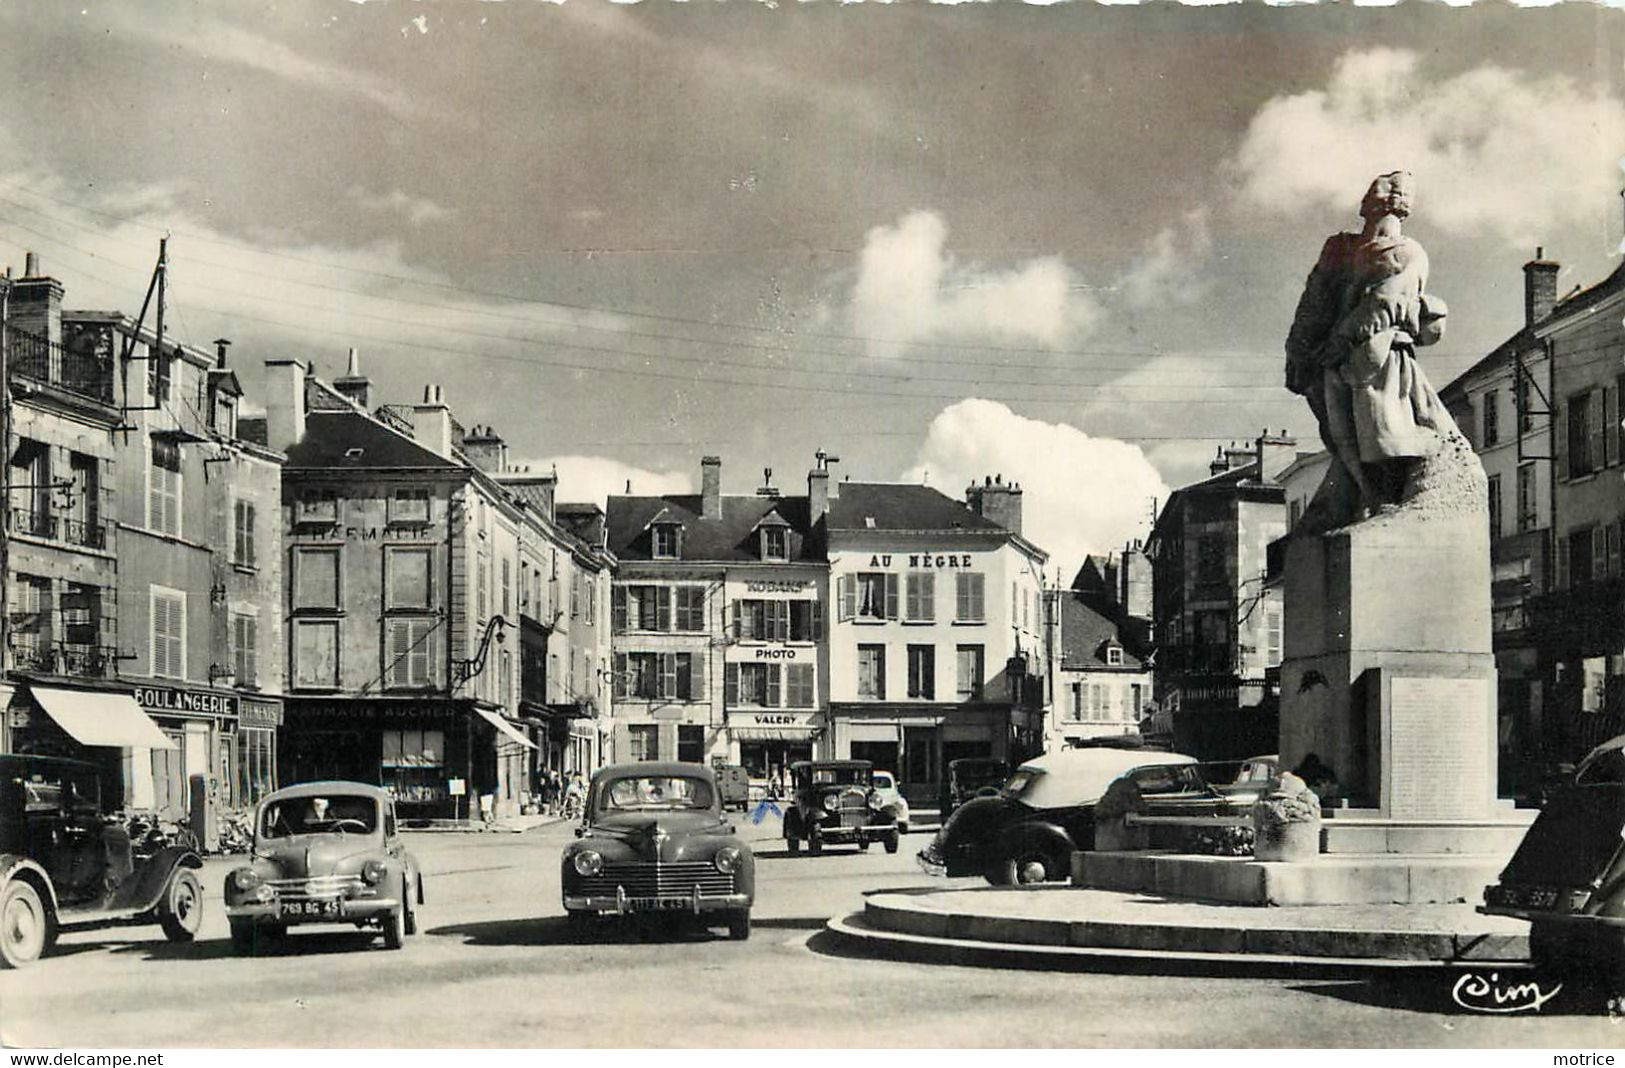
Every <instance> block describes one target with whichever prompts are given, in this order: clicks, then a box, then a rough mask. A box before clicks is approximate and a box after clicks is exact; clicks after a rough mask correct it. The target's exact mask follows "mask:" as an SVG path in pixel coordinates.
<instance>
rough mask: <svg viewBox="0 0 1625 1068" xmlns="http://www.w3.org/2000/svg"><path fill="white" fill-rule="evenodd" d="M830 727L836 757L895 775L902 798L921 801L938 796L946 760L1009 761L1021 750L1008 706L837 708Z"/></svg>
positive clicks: (831, 716) (865, 705)
mask: <svg viewBox="0 0 1625 1068" xmlns="http://www.w3.org/2000/svg"><path fill="white" fill-rule="evenodd" d="M1021 717H1022V719H1023V720H1025V714H1021ZM830 725H831V740H832V750H833V752H832V755H833V756H834V757H835V758H837V759H851V760H867V761H869V762H870V763H871V764H873V765H874V766H875V767H876V768H877V769H879V770H883V771H891V772H895V773H896V775H897V779H898V785H899V786H900V788H901V789H902V790H903V793H904V795H905V796H906V797H908V799H909V800H910V801H913V802H920V803H926V802H930V801H933V800H934V799H935V798H936V796H937V791H938V787H939V786H940V784H941V782H942V776H943V770H944V769H945V768H946V767H947V766H948V762H949V761H951V760H959V759H960V758H962V757H994V758H997V759H1000V760H1009V759H1011V757H1012V754H1014V753H1016V752H1017V750H1018V749H1019V744H1018V734H1017V725H1016V723H1015V716H1014V715H1013V714H1012V710H1011V709H1010V708H1009V707H1008V706H1002V707H1001V706H982V707H965V706H959V705H899V704H893V705H887V704H879V703H875V704H870V703H863V704H857V703H853V704H836V705H833V706H832V707H831V708H830Z"/></svg>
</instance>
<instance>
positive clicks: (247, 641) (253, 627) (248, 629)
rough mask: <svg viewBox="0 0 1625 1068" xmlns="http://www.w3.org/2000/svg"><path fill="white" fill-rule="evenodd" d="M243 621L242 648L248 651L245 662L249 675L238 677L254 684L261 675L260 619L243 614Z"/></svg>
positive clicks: (242, 680)
mask: <svg viewBox="0 0 1625 1068" xmlns="http://www.w3.org/2000/svg"><path fill="white" fill-rule="evenodd" d="M241 623H242V628H243V636H244V641H243V643H242V648H243V649H244V651H245V653H246V657H245V662H244V663H245V667H246V676H247V677H246V678H242V679H238V680H237V681H238V682H246V683H248V684H250V685H253V684H254V683H256V682H258V681H259V677H260V667H259V637H260V635H259V631H260V621H259V620H258V619H256V618H255V617H253V616H242V617H241Z"/></svg>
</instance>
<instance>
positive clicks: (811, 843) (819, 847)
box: [807, 825, 824, 857]
mask: <svg viewBox="0 0 1625 1068" xmlns="http://www.w3.org/2000/svg"><path fill="white" fill-rule="evenodd" d="M823 851H824V836H823V835H821V834H819V833H818V827H817V826H816V825H814V826H812V827H809V828H808V829H807V855H808V856H810V857H816V856H817V855H818V854H820V853H822V852H823Z"/></svg>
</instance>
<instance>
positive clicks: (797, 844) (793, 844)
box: [784, 838, 801, 857]
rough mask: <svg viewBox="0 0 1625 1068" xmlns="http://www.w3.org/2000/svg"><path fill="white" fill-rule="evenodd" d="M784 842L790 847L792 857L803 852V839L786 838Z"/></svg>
mask: <svg viewBox="0 0 1625 1068" xmlns="http://www.w3.org/2000/svg"><path fill="white" fill-rule="evenodd" d="M784 844H785V846H786V847H788V848H789V850H790V855H791V856H792V857H793V856H795V855H796V854H797V853H799V852H801V839H799V838H786V839H785V840H784Z"/></svg>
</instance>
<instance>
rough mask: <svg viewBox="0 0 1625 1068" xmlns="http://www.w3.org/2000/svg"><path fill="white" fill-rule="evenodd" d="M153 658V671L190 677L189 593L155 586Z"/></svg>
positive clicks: (175, 676)
mask: <svg viewBox="0 0 1625 1068" xmlns="http://www.w3.org/2000/svg"><path fill="white" fill-rule="evenodd" d="M150 597H151V609H152V617H151V619H152V630H151V634H152V660H151V662H150V671H149V674H151V675H154V676H160V677H163V678H170V679H184V678H185V677H186V594H185V593H183V592H181V591H180V590H171V589H166V588H164V587H161V586H153V587H151V589H150Z"/></svg>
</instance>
